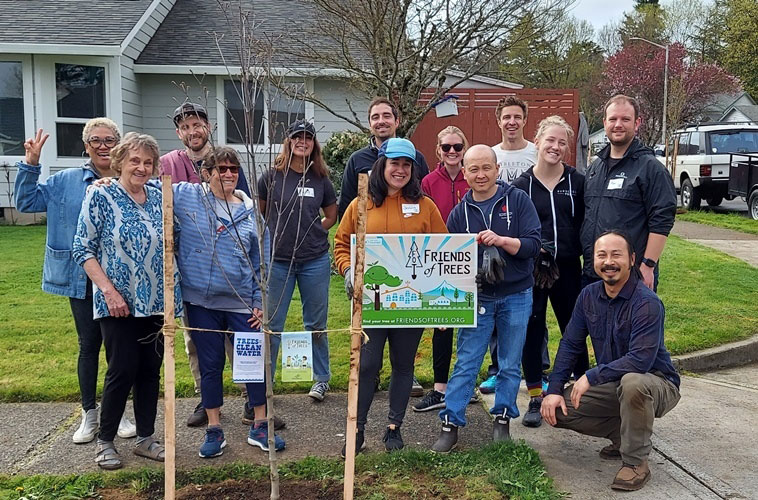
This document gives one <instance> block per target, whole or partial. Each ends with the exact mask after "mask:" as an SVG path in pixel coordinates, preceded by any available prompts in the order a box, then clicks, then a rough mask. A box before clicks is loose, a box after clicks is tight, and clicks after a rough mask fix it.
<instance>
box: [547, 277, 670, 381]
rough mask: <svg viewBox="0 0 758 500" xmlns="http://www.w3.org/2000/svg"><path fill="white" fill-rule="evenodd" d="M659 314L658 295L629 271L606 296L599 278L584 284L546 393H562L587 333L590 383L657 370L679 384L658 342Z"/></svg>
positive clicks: (662, 314) (661, 316)
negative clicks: (613, 292)
mask: <svg viewBox="0 0 758 500" xmlns="http://www.w3.org/2000/svg"><path fill="white" fill-rule="evenodd" d="M664 317H665V310H664V308H663V303H662V302H661V299H659V298H658V296H657V295H656V294H655V292H653V291H652V290H650V289H649V288H648V287H647V286H645V283H644V282H642V281H641V280H640V279H638V278H637V277H636V276H635V275H634V273H632V275H631V276H630V277H629V280H628V281H627V282H626V284H624V286H623V288H621V291H620V292H619V294H618V295H617V296H616V297H614V298H612V299H611V298H609V297H608V295H607V294H606V293H605V286H604V283H603V282H602V281H598V282H595V283H592V284H591V285H587V286H586V287H584V289H583V290H582V292H581V293H580V294H579V298H578V299H577V300H576V306H575V307H574V313H573V314H572V316H571V321H570V322H569V324H568V326H567V327H566V332H565V333H564V334H563V338H562V339H561V343H560V345H559V347H558V354H557V355H556V357H555V366H554V368H553V373H552V374H551V375H550V385H549V386H548V390H547V393H548V394H559V395H562V394H563V386H564V384H565V383H566V382H567V381H568V379H569V376H570V375H571V371H572V369H573V367H574V364H575V362H576V359H577V356H578V355H579V353H580V352H581V351H582V350H583V349H584V345H585V341H586V338H587V334H588V333H589V336H590V340H591V341H592V348H593V349H594V350H595V359H596V360H597V366H595V367H594V368H591V369H590V370H587V373H586V375H587V379H588V380H589V383H590V385H598V384H605V383H606V382H615V381H617V380H621V377H623V376H624V375H626V374H627V373H655V372H659V373H660V375H662V376H663V377H665V378H666V379H667V380H669V381H670V382H671V383H673V384H674V385H675V386H677V387H679V374H678V373H677V372H676V369H675V368H674V365H673V363H672V362H671V356H670V355H669V353H668V351H667V350H666V346H665V345H664V344H663V320H664Z"/></svg>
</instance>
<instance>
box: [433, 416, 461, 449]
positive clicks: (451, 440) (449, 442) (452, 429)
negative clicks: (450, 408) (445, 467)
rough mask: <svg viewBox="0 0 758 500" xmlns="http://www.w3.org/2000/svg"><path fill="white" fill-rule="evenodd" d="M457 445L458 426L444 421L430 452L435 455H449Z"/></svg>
mask: <svg viewBox="0 0 758 500" xmlns="http://www.w3.org/2000/svg"><path fill="white" fill-rule="evenodd" d="M456 444H458V426H457V425H453V424H451V423H449V422H448V421H447V420H445V423H443V424H442V430H441V431H440V437H438V438H437V441H435V442H434V444H433V445H432V451H434V452H436V453H450V452H451V451H452V450H453V449H454V448H455V446H456Z"/></svg>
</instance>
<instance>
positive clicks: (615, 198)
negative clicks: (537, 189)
mask: <svg viewBox="0 0 758 500" xmlns="http://www.w3.org/2000/svg"><path fill="white" fill-rule="evenodd" d="M641 121H642V119H641V117H640V106H639V104H638V103H637V101H636V100H635V99H633V98H631V97H627V96H625V95H616V96H614V97H612V98H611V99H610V100H609V101H608V102H607V103H606V105H605V113H604V117H603V126H604V127H605V134H606V135H607V136H608V140H609V141H610V144H609V145H608V146H606V147H605V148H604V149H603V150H602V151H600V153H599V154H598V157H597V159H596V160H595V161H594V162H593V163H592V165H590V167H589V168H588V169H587V174H586V180H585V186H584V204H585V207H586V211H585V219H584V223H583V224H582V229H581V242H582V248H583V251H584V270H583V276H582V281H583V284H584V285H586V284H588V283H591V282H593V281H597V280H598V279H599V278H598V276H597V275H596V274H595V272H594V271H593V269H592V248H593V243H594V242H595V240H596V239H597V237H598V235H599V234H601V233H603V232H604V231H608V230H609V229H614V228H619V227H623V228H625V229H626V231H628V233H629V236H630V238H631V241H632V246H633V248H634V253H635V254H636V255H637V267H638V268H639V270H640V272H641V273H642V279H643V281H644V283H645V285H647V286H648V287H649V288H651V289H652V290H654V291H655V290H656V289H657V286H658V259H659V258H660V256H661V253H663V247H664V246H665V245H666V238H667V237H668V234H669V232H670V231H671V228H672V227H673V226H674V215H675V214H676V191H675V190H674V182H673V181H672V179H671V176H670V175H669V174H668V172H667V171H666V169H665V168H664V167H663V165H662V164H661V163H660V162H659V161H658V160H657V159H656V158H655V153H654V152H653V150H652V149H650V148H648V147H646V146H644V145H643V144H642V142H640V140H639V139H637V138H636V137H635V135H636V133H637V130H638V129H639V126H640V123H641Z"/></svg>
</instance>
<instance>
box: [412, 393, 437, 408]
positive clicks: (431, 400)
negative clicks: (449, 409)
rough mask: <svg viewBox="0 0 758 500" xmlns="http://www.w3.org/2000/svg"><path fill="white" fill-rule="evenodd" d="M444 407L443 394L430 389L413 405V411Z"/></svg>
mask: <svg viewBox="0 0 758 500" xmlns="http://www.w3.org/2000/svg"><path fill="white" fill-rule="evenodd" d="M444 407H445V395H444V394H443V393H441V392H439V391H435V390H434V389H432V390H431V391H429V392H427V393H426V396H424V398H423V399H422V400H421V401H419V402H418V403H416V404H415V405H413V411H430V410H436V409H437V408H444Z"/></svg>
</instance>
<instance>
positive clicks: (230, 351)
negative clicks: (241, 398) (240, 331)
mask: <svg viewBox="0 0 758 500" xmlns="http://www.w3.org/2000/svg"><path fill="white" fill-rule="evenodd" d="M182 335H184V351H185V352H186V353H187V357H188V358H189V365H190V372H191V373H192V378H193V379H195V394H200V364H199V363H198V362H197V349H196V348H195V343H194V342H192V336H190V334H189V332H187V331H186V330H182ZM224 350H225V351H226V359H228V360H229V365H230V366H233V361H232V359H233V357H234V346H233V345H232V342H231V340H229V337H228V336H226V335H225V336H224ZM235 385H236V386H237V387H239V388H240V390H242V392H243V393H244V392H245V385H244V384H235Z"/></svg>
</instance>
